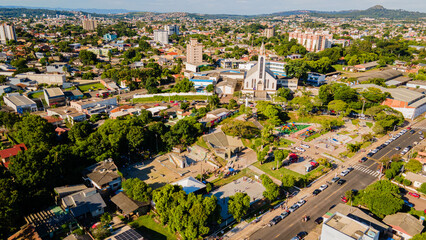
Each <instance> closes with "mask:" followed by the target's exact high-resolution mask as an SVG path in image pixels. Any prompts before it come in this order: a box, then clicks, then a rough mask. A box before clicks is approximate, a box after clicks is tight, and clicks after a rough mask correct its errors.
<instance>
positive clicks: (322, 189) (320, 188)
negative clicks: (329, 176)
mask: <svg viewBox="0 0 426 240" xmlns="http://www.w3.org/2000/svg"><path fill="white" fill-rule="evenodd" d="M327 188H328V185H327V184H324V185H321V187H319V188H318V189H319V190H321V191H324V190H325V189H327Z"/></svg>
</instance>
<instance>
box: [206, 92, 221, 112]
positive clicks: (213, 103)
mask: <svg viewBox="0 0 426 240" xmlns="http://www.w3.org/2000/svg"><path fill="white" fill-rule="evenodd" d="M207 103H208V106H209V108H210V109H215V108H217V107H218V106H219V103H220V99H219V97H218V96H217V95H211V96H209V97H208V98H207Z"/></svg>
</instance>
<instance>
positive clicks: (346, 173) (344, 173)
mask: <svg viewBox="0 0 426 240" xmlns="http://www.w3.org/2000/svg"><path fill="white" fill-rule="evenodd" d="M348 173H349V170H345V171H343V172H341V173H340V176H343V177H344V176H346V175H348Z"/></svg>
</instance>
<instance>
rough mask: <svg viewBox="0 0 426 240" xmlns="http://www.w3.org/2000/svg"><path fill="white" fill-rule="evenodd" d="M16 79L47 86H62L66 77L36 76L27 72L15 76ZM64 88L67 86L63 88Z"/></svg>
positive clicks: (61, 75)
mask: <svg viewBox="0 0 426 240" xmlns="http://www.w3.org/2000/svg"><path fill="white" fill-rule="evenodd" d="M15 77H16V78H18V79H29V80H31V81H36V82H37V83H38V84H47V85H58V86H64V84H65V85H66V83H65V80H66V77H65V74H37V73H34V72H27V73H21V74H17V75H16V76H15ZM64 87H65V88H66V87H68V86H64Z"/></svg>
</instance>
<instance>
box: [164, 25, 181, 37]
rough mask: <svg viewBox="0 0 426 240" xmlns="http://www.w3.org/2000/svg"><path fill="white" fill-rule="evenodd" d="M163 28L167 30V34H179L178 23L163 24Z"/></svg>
mask: <svg viewBox="0 0 426 240" xmlns="http://www.w3.org/2000/svg"><path fill="white" fill-rule="evenodd" d="M164 30H166V31H167V33H168V34H169V36H171V35H173V34H176V35H179V26H178V25H166V26H164Z"/></svg>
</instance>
